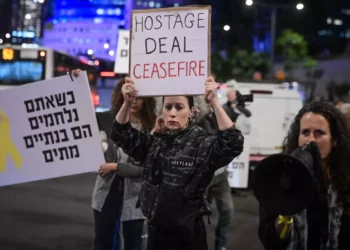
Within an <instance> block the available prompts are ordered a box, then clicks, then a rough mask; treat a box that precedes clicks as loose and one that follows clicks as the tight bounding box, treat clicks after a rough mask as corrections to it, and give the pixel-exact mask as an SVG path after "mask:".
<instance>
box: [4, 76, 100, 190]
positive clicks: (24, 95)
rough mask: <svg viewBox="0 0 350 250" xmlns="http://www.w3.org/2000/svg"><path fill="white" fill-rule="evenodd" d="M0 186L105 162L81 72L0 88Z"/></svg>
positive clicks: (90, 168) (74, 171)
mask: <svg viewBox="0 0 350 250" xmlns="http://www.w3.org/2000/svg"><path fill="white" fill-rule="evenodd" d="M0 138H1V139H0V186H6V185H11V184H17V183H23V182H30V181H37V180H44V179H49V178H55V177H61V176H67V175H74V174H80V173H86V172H91V171H96V170H97V169H98V167H99V166H100V165H101V164H102V163H104V156H103V152H102V148H101V139H100V135H99V130H98V127H97V122H96V115H95V111H94V108H93V104H92V100H91V95H90V87H89V83H88V79H87V75H86V73H85V72H82V73H81V74H80V76H79V77H78V78H74V79H73V82H72V80H71V78H70V76H62V77H57V78H53V79H51V80H46V81H40V82H36V83H30V84H26V85H22V86H19V87H16V88H9V89H6V90H2V91H0Z"/></svg>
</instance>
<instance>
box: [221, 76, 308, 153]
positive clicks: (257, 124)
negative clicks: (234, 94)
mask: <svg viewBox="0 0 350 250" xmlns="http://www.w3.org/2000/svg"><path fill="white" fill-rule="evenodd" d="M233 87H234V88H236V89H237V90H238V91H239V92H240V93H241V94H243V95H248V94H253V98H254V100H253V102H252V103H246V108H247V109H249V110H250V112H251V113H252V116H251V117H250V118H249V120H250V126H251V129H250V135H249V136H250V155H251V156H259V155H260V156H268V155H271V154H276V153H280V152H281V149H282V142H283V140H284V138H285V136H286V135H287V132H288V130H289V127H290V124H291V122H292V121H293V119H294V117H295V116H296V114H297V113H298V112H299V110H300V109H301V108H302V106H303V102H302V98H301V95H300V93H299V92H298V91H297V90H296V89H290V88H289V84H264V83H239V82H237V83H235V84H230V82H229V83H228V84H226V85H223V86H221V89H220V95H219V96H220V102H221V103H222V104H224V103H225V102H226V100H227V98H226V94H227V92H228V90H229V89H230V88H233Z"/></svg>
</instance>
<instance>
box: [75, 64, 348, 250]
mask: <svg viewBox="0 0 350 250" xmlns="http://www.w3.org/2000/svg"><path fill="white" fill-rule="evenodd" d="M73 74H74V75H79V70H76V71H73ZM203 86H204V87H203V98H202V100H203V102H202V103H205V108H204V109H205V110H206V112H205V114H203V112H198V110H199V108H198V99H197V97H192V96H166V97H163V98H161V110H160V112H159V111H157V107H156V106H157V105H156V100H155V98H152V97H147V98H140V97H138V91H137V89H136V87H135V84H134V80H133V79H131V78H128V77H127V78H125V79H123V80H121V81H119V82H118V84H117V85H116V87H115V89H114V91H113V94H112V98H111V105H112V108H111V110H110V111H106V112H103V113H96V117H97V121H98V125H99V129H100V131H101V138H102V148H103V149H104V152H105V160H106V163H105V164H102V165H101V166H100V167H99V170H98V171H99V175H98V176H97V179H96V183H95V189H94V192H93V199H92V208H93V214H94V219H95V249H96V250H112V249H118V250H119V249H124V250H139V249H140V250H141V249H147V250H177V249H184V250H197V249H198V250H205V249H208V244H207V234H206V229H205V223H204V218H205V217H207V216H208V217H209V216H210V215H211V205H210V203H211V201H212V199H215V201H216V207H217V209H218V212H219V221H218V225H217V226H216V232H215V249H216V250H225V249H226V247H227V237H228V233H229V228H230V226H231V223H232V216H233V200H232V194H231V192H232V190H231V188H230V186H229V184H228V178H227V171H226V166H227V165H228V164H229V163H230V162H231V161H232V160H233V159H234V158H235V157H237V156H238V155H240V154H241V153H242V151H243V142H244V136H243V134H242V133H241V131H240V130H239V129H237V128H236V126H235V125H236V124H235V123H236V121H237V117H238V116H239V115H244V116H247V117H249V116H251V115H252V114H251V113H250V112H249V110H246V109H242V107H237V101H236V99H237V98H236V90H234V89H232V91H229V92H228V94H227V98H228V99H227V102H226V103H225V104H224V105H223V106H222V105H220V104H219V101H218V97H217V88H218V86H217V84H216V82H215V79H214V77H213V76H211V77H209V78H208V79H207V80H206V82H205V84H204V85H203ZM202 108H203V107H202ZM237 108H238V110H239V112H236V110H237ZM349 111H350V109H349V108H348V107H346V105H345V106H344V104H339V105H337V106H335V105H333V104H330V103H327V102H321V101H315V102H311V103H309V104H306V105H304V107H303V108H302V109H301V110H300V111H299V113H298V115H297V116H296V117H295V119H294V122H293V124H292V125H291V127H290V130H289V133H288V135H287V137H286V139H285V142H284V147H283V148H284V152H283V153H285V154H290V153H291V152H292V151H293V150H295V149H296V148H297V147H300V146H303V145H305V144H308V143H310V142H315V143H316V144H317V146H318V148H319V151H320V156H321V159H322V169H323V172H324V181H325V183H326V185H327V189H328V197H327V209H328V223H329V224H328V225H329V226H328V230H327V234H326V236H325V235H324V234H323V232H322V230H321V229H320V228H321V227H320V226H319V224H318V223H320V222H315V220H313V216H312V215H313V213H316V212H317V209H316V210H315V209H314V207H315V204H312V205H311V206H310V207H308V208H306V209H305V210H303V211H302V212H301V213H300V214H293V215H286V214H274V213H271V212H270V211H267V210H266V209H265V208H264V207H262V206H260V208H259V209H260V214H259V218H260V222H259V228H258V235H259V237H260V239H261V242H262V244H263V246H264V247H265V249H267V250H279V249H281V250H282V249H283V250H284V249H286V250H299V249H300V250H306V249H317V250H318V249H327V250H335V249H339V250H343V249H350V240H349V237H347V235H348V233H350V221H349V218H350V217H349V213H350V193H349V191H350V184H349V183H350V182H349V180H350V178H349V177H350V170H349V166H348V164H349V162H350V136H349V126H348V124H347V122H346V118H347V119H348V121H349V117H350V116H349V115H350V112H349ZM198 113H201V114H200V115H199V114H198ZM253 115H254V114H253Z"/></svg>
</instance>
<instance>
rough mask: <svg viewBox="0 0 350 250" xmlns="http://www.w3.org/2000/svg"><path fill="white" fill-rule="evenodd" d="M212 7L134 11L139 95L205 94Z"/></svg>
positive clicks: (133, 62)
mask: <svg viewBox="0 0 350 250" xmlns="http://www.w3.org/2000/svg"><path fill="white" fill-rule="evenodd" d="M210 27H211V7H210V6H205V7H177V8H165V9H151V10H133V12H132V29H131V41H130V42H131V50H130V75H131V77H132V78H133V79H134V81H135V86H136V88H137V89H138V94H139V96H165V95H203V94H204V83H205V80H206V78H207V77H208V76H209V71H210V50H211V45H210Z"/></svg>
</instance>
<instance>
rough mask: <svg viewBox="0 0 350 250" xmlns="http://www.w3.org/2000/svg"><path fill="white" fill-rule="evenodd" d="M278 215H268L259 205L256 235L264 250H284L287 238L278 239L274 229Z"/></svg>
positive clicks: (287, 241)
mask: <svg viewBox="0 0 350 250" xmlns="http://www.w3.org/2000/svg"><path fill="white" fill-rule="evenodd" d="M277 217H278V215H276V214H271V213H268V212H267V211H266V210H265V209H264V208H263V207H262V206H260V205H259V228H258V235H259V238H260V241H261V243H262V244H263V246H264V247H265V250H286V249H287V246H288V244H289V238H287V239H285V240H282V239H280V238H279V236H278V235H277V232H276V228H275V222H276V219H277Z"/></svg>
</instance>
